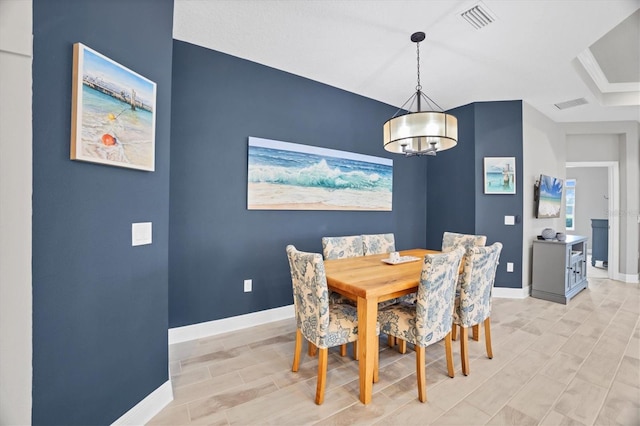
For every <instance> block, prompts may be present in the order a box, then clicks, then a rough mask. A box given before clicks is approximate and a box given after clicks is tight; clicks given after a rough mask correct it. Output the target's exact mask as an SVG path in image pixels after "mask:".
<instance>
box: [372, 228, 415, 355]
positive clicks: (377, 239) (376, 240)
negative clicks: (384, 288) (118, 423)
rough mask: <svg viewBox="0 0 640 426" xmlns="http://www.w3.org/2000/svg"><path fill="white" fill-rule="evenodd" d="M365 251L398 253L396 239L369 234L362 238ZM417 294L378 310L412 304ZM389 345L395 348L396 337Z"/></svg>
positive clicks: (379, 306) (388, 340) (389, 235)
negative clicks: (401, 302) (403, 303)
mask: <svg viewBox="0 0 640 426" xmlns="http://www.w3.org/2000/svg"><path fill="white" fill-rule="evenodd" d="M362 244H363V251H364V255H365V256H372V255H374V254H384V253H391V252H394V251H396V239H395V236H394V235H393V233H389V234H367V235H363V236H362ZM415 296H416V295H415V293H411V294H407V295H406V296H402V297H401V298H395V299H390V300H385V301H384V302H380V303H378V309H384V308H386V307H387V306H391V305H395V304H396V303H398V302H400V301H406V302H412V301H414V300H415ZM387 343H388V345H389V347H390V348H392V347H394V346H395V344H396V343H397V342H396V339H395V338H394V336H388V339H387ZM403 348H406V346H400V353H405V352H406V349H404V350H403Z"/></svg>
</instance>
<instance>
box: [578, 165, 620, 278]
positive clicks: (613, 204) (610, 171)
mask: <svg viewBox="0 0 640 426" xmlns="http://www.w3.org/2000/svg"><path fill="white" fill-rule="evenodd" d="M578 167H579V168H602V167H604V168H606V175H607V194H608V199H607V200H606V201H607V202H606V206H607V212H606V213H607V217H606V219H608V220H609V232H608V236H609V238H608V239H609V243H608V260H609V262H608V270H607V276H608V278H609V279H619V274H620V271H619V269H620V264H619V261H618V258H619V246H620V238H619V235H620V233H619V229H620V223H619V220H618V215H617V214H616V212H618V211H620V181H619V179H620V178H619V171H618V162H617V161H585V162H569V163H566V168H568V169H569V168H578ZM578 185H579V183H578ZM576 213H577V214H580V213H579V212H576ZM589 239H591V234H590V233H589Z"/></svg>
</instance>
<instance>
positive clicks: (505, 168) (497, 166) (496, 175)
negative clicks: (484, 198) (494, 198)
mask: <svg viewBox="0 0 640 426" xmlns="http://www.w3.org/2000/svg"><path fill="white" fill-rule="evenodd" d="M484 193H485V194H515V193H516V159H515V157H485V158H484Z"/></svg>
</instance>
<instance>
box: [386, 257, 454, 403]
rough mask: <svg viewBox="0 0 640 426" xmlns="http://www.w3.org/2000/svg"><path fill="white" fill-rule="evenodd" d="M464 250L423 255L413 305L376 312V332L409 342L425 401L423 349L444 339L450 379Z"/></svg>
mask: <svg viewBox="0 0 640 426" xmlns="http://www.w3.org/2000/svg"><path fill="white" fill-rule="evenodd" d="M463 255H464V249H463V248H458V249H456V250H453V251H451V252H448V253H441V254H428V255H426V256H425V258H424V261H423V264H422V272H421V274H420V283H419V285H418V292H417V298H416V303H415V304H409V303H398V304H396V305H393V306H389V307H387V308H385V309H383V310H381V311H379V312H378V322H379V323H380V331H381V332H382V333H386V334H388V335H392V336H396V337H397V338H399V339H402V340H403V341H406V342H409V343H412V344H413V345H414V347H415V351H416V375H417V378H418V399H419V400H420V402H425V401H426V400H427V382H426V373H425V348H426V347H427V346H430V345H432V344H434V343H437V342H439V341H440V340H443V339H444V342H445V354H446V360H447V372H448V374H449V377H453V376H454V371H453V353H452V351H451V322H452V315H453V306H454V300H455V290H456V281H457V279H458V269H459V268H460V262H461V260H462V256H463Z"/></svg>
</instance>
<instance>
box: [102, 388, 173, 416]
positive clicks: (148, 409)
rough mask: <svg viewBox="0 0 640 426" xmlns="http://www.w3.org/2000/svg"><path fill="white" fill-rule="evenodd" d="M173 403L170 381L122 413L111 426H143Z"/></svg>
mask: <svg viewBox="0 0 640 426" xmlns="http://www.w3.org/2000/svg"><path fill="white" fill-rule="evenodd" d="M171 401H173V390H172V389H171V381H170V380H167V381H166V382H164V383H163V384H162V385H161V386H160V387H159V388H158V389H156V390H154V391H153V392H151V393H150V394H149V395H147V396H146V397H145V398H144V399H143V400H142V401H140V402H138V403H137V404H136V405H135V406H134V407H133V408H131V409H130V410H129V411H127V412H126V413H124V414H123V415H122V416H121V417H120V418H119V419H118V420H116V421H115V422H113V423H112V424H113V425H143V424H146V423H147V422H149V420H151V419H152V418H153V416H155V415H156V414H158V413H159V412H160V411H161V410H162V409H163V408H164V407H166V406H167V404H169V403H170V402H171Z"/></svg>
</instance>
